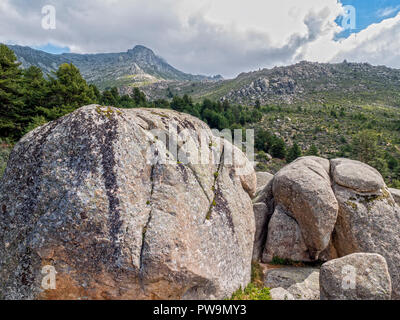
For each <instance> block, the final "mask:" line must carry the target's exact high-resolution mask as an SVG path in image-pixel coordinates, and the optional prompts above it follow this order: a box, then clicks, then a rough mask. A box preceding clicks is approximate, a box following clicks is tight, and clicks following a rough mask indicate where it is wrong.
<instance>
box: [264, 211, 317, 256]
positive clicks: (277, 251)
mask: <svg viewBox="0 0 400 320" xmlns="http://www.w3.org/2000/svg"><path fill="white" fill-rule="evenodd" d="M274 257H279V258H281V259H289V260H293V261H311V259H310V256H309V253H308V249H307V246H306V244H305V243H304V239H303V236H302V234H301V230H300V227H299V225H298V224H297V222H296V220H295V219H293V218H291V217H290V216H289V215H288V214H287V213H285V211H284V210H283V209H282V208H281V207H280V206H278V207H276V208H275V211H274V214H273V215H272V218H271V220H270V222H269V225H268V235H267V245H266V246H265V248H264V252H263V255H262V261H264V262H270V261H272V260H273V258H274Z"/></svg>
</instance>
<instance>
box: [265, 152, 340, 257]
mask: <svg viewBox="0 0 400 320" xmlns="http://www.w3.org/2000/svg"><path fill="white" fill-rule="evenodd" d="M272 197H273V198H274V203H275V206H278V205H279V206H280V207H281V208H282V212H284V214H286V215H287V216H289V217H290V219H289V218H286V219H285V217H284V216H282V214H281V215H280V217H279V220H280V221H278V218H275V219H274V215H273V216H272V220H271V222H272V221H273V222H274V223H275V224H274V225H273V226H271V227H269V228H268V230H269V233H272V235H271V236H269V235H268V237H267V243H266V246H265V254H264V255H263V261H265V262H268V261H270V259H271V255H272V254H275V253H277V250H282V249H280V248H279V247H282V244H283V243H282V241H284V242H285V246H284V247H285V248H286V249H285V251H286V254H285V256H286V258H289V259H292V260H297V259H298V258H299V257H301V260H302V261H309V260H316V259H318V258H319V255H320V254H321V252H323V251H324V250H326V249H327V247H328V245H329V242H330V239H331V234H332V231H333V229H334V226H335V223H336V219H337V215H338V203H337V201H336V198H335V195H334V193H333V191H332V189H331V182H330V177H329V161H328V160H325V159H322V158H317V157H303V158H299V159H297V160H296V161H294V162H292V163H291V164H289V165H288V166H286V167H284V168H283V169H281V170H280V171H279V172H278V173H277V174H276V175H275V177H274V179H273V190H272ZM258 198H260V199H261V198H262V196H261V195H259V196H258ZM286 220H287V222H286ZM279 225H281V227H279ZM278 229H279V230H278ZM274 230H275V231H274ZM278 238H279V239H280V240H278ZM279 243H281V244H279ZM294 244H296V246H295V247H293V245H294ZM298 249H300V250H298ZM304 249H306V251H304ZM287 250H289V251H287ZM296 251H297V254H296V253H295V252H296Z"/></svg>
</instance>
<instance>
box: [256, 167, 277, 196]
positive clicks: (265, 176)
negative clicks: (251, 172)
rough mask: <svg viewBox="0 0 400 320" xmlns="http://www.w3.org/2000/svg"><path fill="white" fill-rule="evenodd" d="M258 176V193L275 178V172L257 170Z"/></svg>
mask: <svg viewBox="0 0 400 320" xmlns="http://www.w3.org/2000/svg"><path fill="white" fill-rule="evenodd" d="M256 176H257V193H259V192H260V191H262V190H263V189H264V188H265V186H266V185H267V184H268V183H269V182H270V181H271V180H272V179H273V178H274V175H273V174H270V173H268V172H256Z"/></svg>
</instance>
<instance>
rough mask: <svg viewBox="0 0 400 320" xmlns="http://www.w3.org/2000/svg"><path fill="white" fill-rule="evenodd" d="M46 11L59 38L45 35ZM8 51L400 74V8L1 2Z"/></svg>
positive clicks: (199, 65) (314, 3)
mask: <svg viewBox="0 0 400 320" xmlns="http://www.w3.org/2000/svg"><path fill="white" fill-rule="evenodd" d="M45 5H53V6H54V7H55V9H56V29H54V30H45V29H43V28H42V19H43V14H42V8H43V6H45ZM347 5H351V6H353V7H354V9H355V15H354V17H355V20H354V19H352V15H351V11H350V12H349V11H347V9H348V8H347V7H345V6H347ZM346 12H347V15H346ZM343 14H345V18H343ZM343 26H345V27H346V28H347V29H346V30H345V29H343ZM349 27H351V29H348V28H349ZM0 42H3V43H8V44H19V45H28V46H32V47H35V48H40V49H42V50H45V51H48V52H53V53H60V52H77V53H97V52H122V51H127V49H130V48H132V47H134V46H135V45H137V44H141V45H145V46H147V47H149V48H151V49H153V51H155V53H156V54H158V55H160V56H162V57H163V58H165V59H166V60H167V61H168V62H169V63H170V64H172V65H173V66H175V67H176V68H178V69H180V70H182V71H185V72H190V73H200V74H210V75H211V74H222V75H223V76H225V77H234V76H236V75H237V74H238V73H240V72H244V71H251V70H258V69H259V68H265V67H273V66H275V65H287V64H292V63H295V62H297V61H300V60H311V61H319V62H336V61H342V60H344V59H347V60H348V61H357V62H370V63H372V64H375V65H382V64H384V65H388V66H391V67H397V68H400V0H342V1H338V0H301V1H300V0H245V1H244V0H65V1H63V0H35V1H31V0H0Z"/></svg>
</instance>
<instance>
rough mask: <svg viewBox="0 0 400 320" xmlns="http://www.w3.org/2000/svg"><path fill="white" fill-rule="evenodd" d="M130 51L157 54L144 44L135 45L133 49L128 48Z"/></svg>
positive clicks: (132, 52)
mask: <svg viewBox="0 0 400 320" xmlns="http://www.w3.org/2000/svg"><path fill="white" fill-rule="evenodd" d="M128 53H131V54H135V53H142V54H143V53H144V54H150V55H155V54H154V52H153V50H151V49H149V48H147V47H145V46H142V45H136V46H134V47H133V49H129V50H128Z"/></svg>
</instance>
